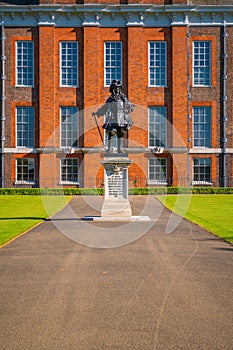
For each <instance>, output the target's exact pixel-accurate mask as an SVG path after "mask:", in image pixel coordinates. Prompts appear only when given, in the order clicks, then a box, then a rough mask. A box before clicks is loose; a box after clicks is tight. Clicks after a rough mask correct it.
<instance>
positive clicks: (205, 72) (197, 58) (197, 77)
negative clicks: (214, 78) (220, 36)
mask: <svg viewBox="0 0 233 350" xmlns="http://www.w3.org/2000/svg"><path fill="white" fill-rule="evenodd" d="M193 85H194V86H210V85H211V42H210V41H194V42H193Z"/></svg>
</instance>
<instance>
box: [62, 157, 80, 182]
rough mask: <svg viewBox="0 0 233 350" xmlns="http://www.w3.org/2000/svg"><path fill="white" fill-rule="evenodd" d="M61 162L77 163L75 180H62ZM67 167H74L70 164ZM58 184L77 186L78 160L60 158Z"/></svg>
mask: <svg viewBox="0 0 233 350" xmlns="http://www.w3.org/2000/svg"><path fill="white" fill-rule="evenodd" d="M63 161H66V162H69V161H76V162H77V180H68V179H65V180H64V179H63V172H62V167H63V164H62V162H63ZM66 166H67V165H66ZM68 166H69V167H72V166H75V165H72V164H70V165H68ZM66 175H67V174H66ZM60 183H61V184H65V185H78V184H79V159H78V158H61V159H60Z"/></svg>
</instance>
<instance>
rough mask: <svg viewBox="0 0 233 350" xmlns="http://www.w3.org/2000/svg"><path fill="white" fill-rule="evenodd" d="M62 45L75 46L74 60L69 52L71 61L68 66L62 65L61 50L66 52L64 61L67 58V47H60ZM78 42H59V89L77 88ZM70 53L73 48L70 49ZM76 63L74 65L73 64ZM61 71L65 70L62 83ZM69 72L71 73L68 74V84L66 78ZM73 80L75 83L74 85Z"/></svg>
mask: <svg viewBox="0 0 233 350" xmlns="http://www.w3.org/2000/svg"><path fill="white" fill-rule="evenodd" d="M63 44H66V45H68V44H72V45H76V49H77V57H76V60H75V58H73V57H72V52H71V54H70V55H71V60H70V65H68V63H67V65H63V54H62V50H63V49H64V50H66V61H68V57H67V50H68V48H67V46H66V48H65V47H64V48H63V47H62V46H63ZM78 46H79V45H78V41H61V42H60V86H61V87H75V88H77V87H78V86H79V74H78V73H79V72H78V70H79V61H78V59H79V47H78ZM70 49H71V51H72V50H73V48H70ZM75 62H76V63H75ZM63 70H65V74H66V78H65V79H64V80H65V82H63ZM69 70H70V71H71V72H70V74H71V76H72V79H71V82H70V83H69V78H68V77H67V76H68V74H69ZM74 80H75V82H76V83H74Z"/></svg>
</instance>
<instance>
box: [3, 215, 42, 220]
mask: <svg viewBox="0 0 233 350" xmlns="http://www.w3.org/2000/svg"><path fill="white" fill-rule="evenodd" d="M1 220H43V221H44V220H46V218H45V217H44V218H41V217H35V216H27V217H23V216H20V217H13V218H0V221H1Z"/></svg>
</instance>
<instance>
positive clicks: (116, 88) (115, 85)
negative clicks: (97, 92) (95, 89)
mask: <svg viewBox="0 0 233 350" xmlns="http://www.w3.org/2000/svg"><path fill="white" fill-rule="evenodd" d="M121 90H122V84H121V81H120V80H113V81H112V83H111V85H110V87H109V91H110V92H111V93H112V94H118V93H120V92H121Z"/></svg>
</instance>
